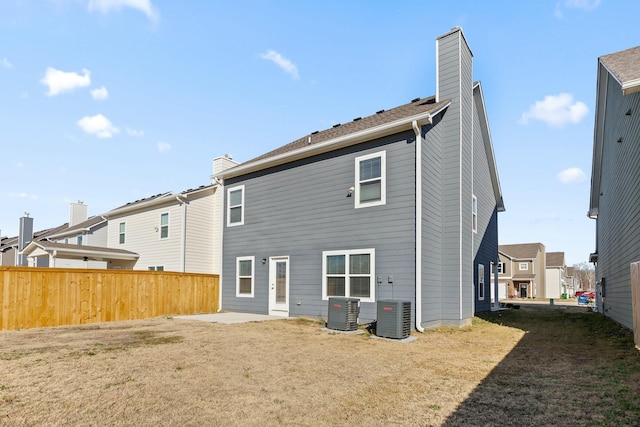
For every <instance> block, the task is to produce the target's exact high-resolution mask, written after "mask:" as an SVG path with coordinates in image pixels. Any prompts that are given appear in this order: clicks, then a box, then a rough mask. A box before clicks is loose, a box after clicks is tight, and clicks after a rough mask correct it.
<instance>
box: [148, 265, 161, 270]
mask: <svg viewBox="0 0 640 427" xmlns="http://www.w3.org/2000/svg"><path fill="white" fill-rule="evenodd" d="M147 269H148V270H149V271H164V266H163V265H155V266H149V267H148V268H147Z"/></svg>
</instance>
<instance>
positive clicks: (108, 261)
mask: <svg viewBox="0 0 640 427" xmlns="http://www.w3.org/2000/svg"><path fill="white" fill-rule="evenodd" d="M87 209H88V208H87V205H85V204H84V203H82V202H80V201H78V202H77V203H70V204H69V223H68V227H61V228H59V229H58V231H55V232H52V233H48V234H47V236H46V238H43V237H40V238H38V239H34V240H33V241H31V243H29V244H28V245H27V246H26V247H25V248H24V250H23V251H22V253H23V254H24V255H25V256H26V257H27V258H28V260H29V261H28V265H29V266H30V267H57V268H110V267H109V266H110V265H112V263H113V262H115V263H116V264H120V263H123V262H124V263H125V265H126V264H131V263H134V262H135V260H136V259H137V258H138V256H137V254H134V253H114V252H113V251H105V249H106V248H107V225H108V224H107V220H106V218H105V217H103V216H101V215H98V216H94V217H91V218H88V217H87V215H88V212H87ZM114 256H115V257H116V258H113V257H114Z"/></svg>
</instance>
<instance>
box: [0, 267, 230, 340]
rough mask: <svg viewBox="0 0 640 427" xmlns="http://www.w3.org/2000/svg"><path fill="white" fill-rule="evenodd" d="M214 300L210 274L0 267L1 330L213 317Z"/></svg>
mask: <svg viewBox="0 0 640 427" xmlns="http://www.w3.org/2000/svg"><path fill="white" fill-rule="evenodd" d="M219 296H220V278H219V276H218V275H212V274H194V273H172V272H166V271H164V272H163V271H160V272H157V271H137V270H84V269H67V268H64V269H62V268H32V267H0V308H1V310H2V312H1V313H0V314H1V315H0V330H8V329H23V328H24V329H26V328H38V327H43V326H60V325H81V324H87V323H95V322H110V321H119V320H134V319H145V318H149V317H156V316H169V315H178V314H198V313H215V312H216V311H218V309H219V304H218V302H219Z"/></svg>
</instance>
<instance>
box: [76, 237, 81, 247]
mask: <svg viewBox="0 0 640 427" xmlns="http://www.w3.org/2000/svg"><path fill="white" fill-rule="evenodd" d="M76 242H77V243H78V244H79V245H81V246H82V235H80V236H78V237H76Z"/></svg>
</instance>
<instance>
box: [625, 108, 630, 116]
mask: <svg viewBox="0 0 640 427" xmlns="http://www.w3.org/2000/svg"><path fill="white" fill-rule="evenodd" d="M624 115H625V116H630V115H631V108H629V109H628V110H627V112H626V113H625V114H624Z"/></svg>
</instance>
